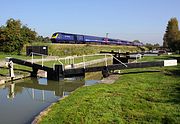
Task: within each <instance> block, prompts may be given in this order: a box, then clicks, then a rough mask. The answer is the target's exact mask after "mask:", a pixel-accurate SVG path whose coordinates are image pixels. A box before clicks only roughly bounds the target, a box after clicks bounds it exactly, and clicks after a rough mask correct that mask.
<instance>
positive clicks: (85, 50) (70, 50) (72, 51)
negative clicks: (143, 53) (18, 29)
mask: <svg viewBox="0 0 180 124" xmlns="http://www.w3.org/2000/svg"><path fill="white" fill-rule="evenodd" d="M29 45H34V46H35V45H38V46H41V45H45V46H48V49H49V50H48V51H49V55H53V56H60V57H62V56H72V55H84V54H85V55H87V54H94V53H99V52H100V51H111V50H114V51H119V50H120V51H121V52H136V51H140V50H141V49H140V48H138V47H135V46H117V45H92V44H52V43H46V44H44V43H33V44H29ZM23 53H25V47H24V49H23Z"/></svg>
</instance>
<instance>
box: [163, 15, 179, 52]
mask: <svg viewBox="0 0 180 124" xmlns="http://www.w3.org/2000/svg"><path fill="white" fill-rule="evenodd" d="M163 40H164V42H163V46H164V47H169V48H170V49H171V50H172V51H176V50H177V41H178V40H180V33H179V27H178V21H177V19H176V18H171V19H170V20H169V21H168V25H167V28H166V32H165V34H164V38H163Z"/></svg>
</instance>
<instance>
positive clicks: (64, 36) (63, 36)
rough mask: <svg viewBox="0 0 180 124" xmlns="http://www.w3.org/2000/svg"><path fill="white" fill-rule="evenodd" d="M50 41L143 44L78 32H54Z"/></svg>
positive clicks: (141, 44)
mask: <svg viewBox="0 0 180 124" xmlns="http://www.w3.org/2000/svg"><path fill="white" fill-rule="evenodd" d="M51 41H52V43H77V44H78V43H83V44H85V43H95V44H110V45H111V44H112V45H113V44H114V45H128V46H143V43H137V42H130V41H125V40H120V39H111V38H106V37H97V36H89V35H80V34H70V33H62V32H56V33H54V34H53V35H52V37H51Z"/></svg>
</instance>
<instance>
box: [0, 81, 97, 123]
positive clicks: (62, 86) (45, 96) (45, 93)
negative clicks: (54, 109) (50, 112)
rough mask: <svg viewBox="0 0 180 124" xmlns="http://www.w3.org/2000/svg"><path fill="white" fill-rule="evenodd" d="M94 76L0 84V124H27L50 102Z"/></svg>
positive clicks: (92, 82) (90, 83) (87, 82)
mask: <svg viewBox="0 0 180 124" xmlns="http://www.w3.org/2000/svg"><path fill="white" fill-rule="evenodd" d="M96 82H97V80H84V79H81V78H79V79H68V80H63V81H59V82H56V81H48V80H47V79H46V78H38V79H37V78H27V79H24V80H21V81H15V82H13V83H12V82H11V83H8V84H6V85H1V86H0V124H28V123H31V122H32V120H33V119H34V118H35V117H36V116H37V115H38V114H39V113H40V112H41V111H42V110H44V109H45V108H47V107H48V106H49V105H50V104H51V103H53V102H56V101H58V100H59V99H61V98H63V97H64V96H67V95H69V94H70V93H71V92H72V91H74V90H75V89H77V88H78V87H81V86H84V85H92V84H95V83H96Z"/></svg>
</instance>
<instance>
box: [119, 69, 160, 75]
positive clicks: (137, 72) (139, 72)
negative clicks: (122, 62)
mask: <svg viewBox="0 0 180 124" xmlns="http://www.w3.org/2000/svg"><path fill="white" fill-rule="evenodd" d="M153 72H161V71H159V70H152V71H150V70H148V71H136V72H123V73H121V74H120V75H125V74H141V73H153Z"/></svg>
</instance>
